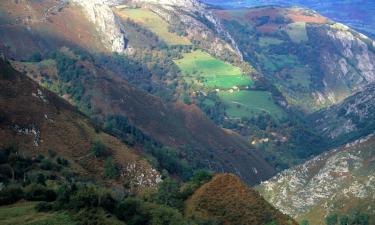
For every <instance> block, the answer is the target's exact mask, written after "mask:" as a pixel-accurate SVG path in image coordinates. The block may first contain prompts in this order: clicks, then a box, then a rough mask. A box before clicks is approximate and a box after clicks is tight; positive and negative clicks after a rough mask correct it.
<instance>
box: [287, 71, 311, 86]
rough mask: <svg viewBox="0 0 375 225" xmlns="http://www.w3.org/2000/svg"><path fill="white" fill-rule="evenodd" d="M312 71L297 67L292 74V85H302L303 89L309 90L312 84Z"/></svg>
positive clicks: (290, 73)
mask: <svg viewBox="0 0 375 225" xmlns="http://www.w3.org/2000/svg"><path fill="white" fill-rule="evenodd" d="M310 73H311V72H310V70H309V69H308V68H305V67H295V68H293V69H292V70H291V71H290V72H289V75H290V76H291V83H292V84H293V85H301V86H302V87H305V88H309V87H310V83H311V77H310Z"/></svg>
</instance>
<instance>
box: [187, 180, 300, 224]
mask: <svg viewBox="0 0 375 225" xmlns="http://www.w3.org/2000/svg"><path fill="white" fill-rule="evenodd" d="M186 204H187V209H186V213H187V215H188V216H191V217H198V218H199V217H202V218H209V217H212V218H215V219H216V220H217V221H218V223H219V224H224V225H234V224H236V225H247V224H254V225H255V224H259V225H261V224H280V225H287V224H293V225H294V224H297V223H295V222H293V220H292V219H290V218H289V217H288V216H286V215H283V214H281V213H279V212H278V211H277V210H276V209H274V208H273V207H272V206H271V205H270V204H269V203H267V202H266V201H265V200H264V199H263V198H262V197H261V196H260V195H259V194H258V193H257V192H256V191H254V190H252V189H250V188H249V187H247V186H246V185H245V184H244V183H242V182H241V181H240V179H239V178H238V177H236V176H234V175H231V174H223V175H217V176H215V177H214V178H212V180H211V181H210V182H208V183H206V184H205V185H203V186H202V187H201V188H199V189H198V190H197V191H196V192H195V193H194V194H193V195H192V196H191V197H190V199H188V201H187V203H186Z"/></svg>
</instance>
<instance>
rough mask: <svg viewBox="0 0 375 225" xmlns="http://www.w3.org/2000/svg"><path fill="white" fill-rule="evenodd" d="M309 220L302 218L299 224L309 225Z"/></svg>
mask: <svg viewBox="0 0 375 225" xmlns="http://www.w3.org/2000/svg"><path fill="white" fill-rule="evenodd" d="M309 224H310V223H309V221H308V220H302V221H301V223H300V225H309Z"/></svg>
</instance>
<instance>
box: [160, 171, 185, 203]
mask: <svg viewBox="0 0 375 225" xmlns="http://www.w3.org/2000/svg"><path fill="white" fill-rule="evenodd" d="M180 189H181V185H180V184H179V183H178V182H177V181H175V180H173V179H170V178H167V179H165V180H164V181H163V182H162V183H160V185H159V189H158V193H157V199H158V203H160V204H163V205H167V206H170V207H173V208H178V209H182V207H183V204H184V199H183V196H182V194H181V192H180Z"/></svg>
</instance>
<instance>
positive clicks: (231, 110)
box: [218, 91, 284, 118]
mask: <svg viewBox="0 0 375 225" xmlns="http://www.w3.org/2000/svg"><path fill="white" fill-rule="evenodd" d="M218 95H219V97H220V98H221V99H222V100H223V102H224V103H226V104H227V106H228V108H227V111H226V113H227V115H228V116H229V117H230V118H242V117H247V118H249V117H252V116H254V115H258V114H260V113H263V112H266V113H269V114H271V115H273V116H276V117H278V118H281V117H283V116H284V112H283V111H282V109H281V108H280V107H279V106H277V105H276V104H275V103H274V102H273V100H272V96H271V94H270V93H269V92H266V91H238V92H236V91H235V92H233V93H230V92H220V93H219V94H218Z"/></svg>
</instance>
